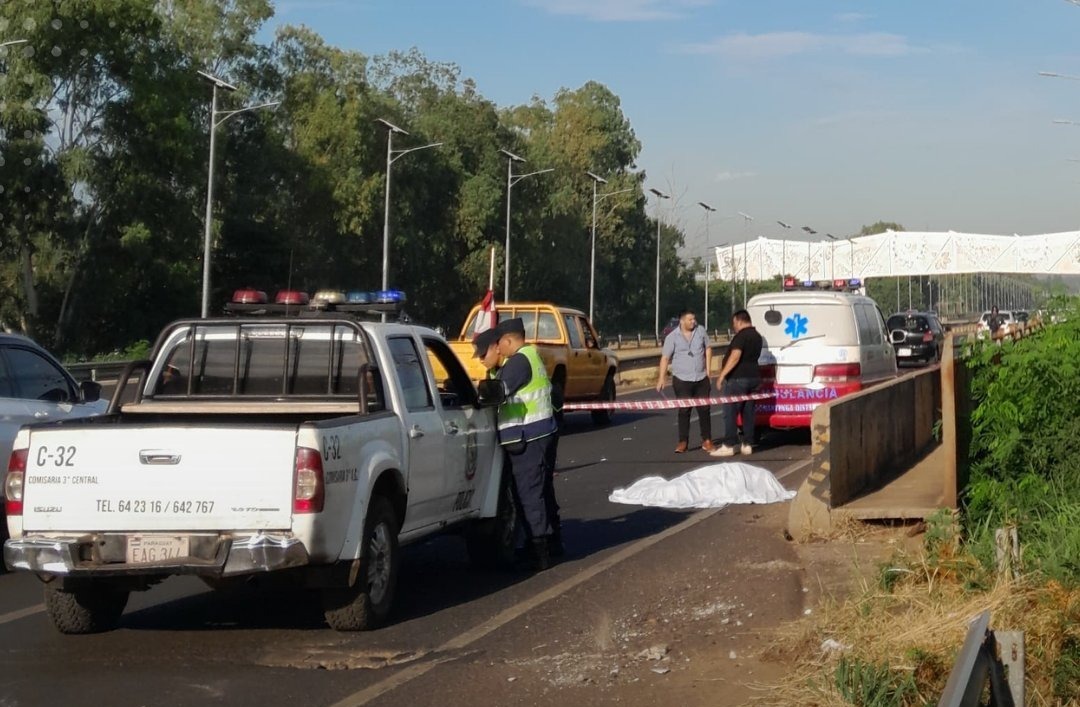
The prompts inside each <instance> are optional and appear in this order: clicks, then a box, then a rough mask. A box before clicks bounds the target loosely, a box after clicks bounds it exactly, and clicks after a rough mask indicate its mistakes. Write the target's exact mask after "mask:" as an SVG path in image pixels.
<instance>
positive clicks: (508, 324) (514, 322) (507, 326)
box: [495, 317, 525, 337]
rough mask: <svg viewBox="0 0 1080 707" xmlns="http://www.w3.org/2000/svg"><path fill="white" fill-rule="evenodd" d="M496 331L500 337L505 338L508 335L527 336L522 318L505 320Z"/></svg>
mask: <svg viewBox="0 0 1080 707" xmlns="http://www.w3.org/2000/svg"><path fill="white" fill-rule="evenodd" d="M495 330H496V331H498V332H499V336H500V337H502V336H505V335H506V334H518V335H519V336H525V322H523V321H521V317H514V318H513V319H504V320H503V321H501V322H499V326H497V327H495Z"/></svg>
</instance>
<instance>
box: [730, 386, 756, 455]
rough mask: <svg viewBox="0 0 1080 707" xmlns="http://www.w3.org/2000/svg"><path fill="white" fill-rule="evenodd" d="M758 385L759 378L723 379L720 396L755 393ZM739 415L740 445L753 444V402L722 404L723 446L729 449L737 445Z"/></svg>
mask: <svg viewBox="0 0 1080 707" xmlns="http://www.w3.org/2000/svg"><path fill="white" fill-rule="evenodd" d="M760 385H761V379H760V378H725V379H724V384H723V386H722V387H721V388H720V395H747V394H749V393H753V392H755V391H756V390H757V389H758V387H759V386H760ZM740 414H741V415H742V433H743V438H742V443H743V444H753V443H754V401H753V400H747V401H746V402H744V403H724V444H726V445H727V446H729V447H734V446H736V445H738V444H739V427H738V416H739V415H740Z"/></svg>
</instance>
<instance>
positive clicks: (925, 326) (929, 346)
mask: <svg viewBox="0 0 1080 707" xmlns="http://www.w3.org/2000/svg"><path fill="white" fill-rule="evenodd" d="M885 328H886V329H888V330H889V341H891V342H892V345H893V348H894V349H896V363H897V364H901V363H914V362H919V361H922V362H924V363H930V362H932V361H940V360H941V350H942V349H943V348H944V346H945V330H944V328H943V327H942V326H941V322H940V321H939V320H938V318H937V316H935V315H934V314H931V313H930V312H915V311H907V312H897V313H896V314H894V315H892V316H891V317H889V319H888V321H887V322H885Z"/></svg>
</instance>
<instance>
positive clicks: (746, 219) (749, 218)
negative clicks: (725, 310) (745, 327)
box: [731, 211, 754, 312]
mask: <svg viewBox="0 0 1080 707" xmlns="http://www.w3.org/2000/svg"><path fill="white" fill-rule="evenodd" d="M738 213H739V216H742V217H743V226H746V225H747V224H749V223H750V222H751V221H753V220H754V217H753V216H751V215H750V214H747V213H743V212H742V211H740V212H738ZM731 252H732V254H734V253H735V247H734V246H732V248H731ZM734 289H735V288H734V287H732V298H731V310H732V312H734V311H735V297H734ZM742 303H743V307H745V306H746V234H745V233H743V242H742Z"/></svg>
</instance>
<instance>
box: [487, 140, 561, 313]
mask: <svg viewBox="0 0 1080 707" xmlns="http://www.w3.org/2000/svg"><path fill="white" fill-rule="evenodd" d="M499 152H501V153H502V154H504V155H506V245H505V247H504V250H503V303H506V302H509V301H510V190H511V189H513V188H514V185H515V184H517V183H518V182H520V181H521V180H522V179H525V178H526V177H531V176H533V175H534V174H543V173H544V172H553V171H555V170H554V169H553V168H549V169H541V170H538V171H536V172H529V173H527V174H514V163H515V162H521V163H522V164H524V163H525V158H524V157H519V156H518V155H515V154H514V153H513V152H510V150H503V149H500V150H499Z"/></svg>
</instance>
